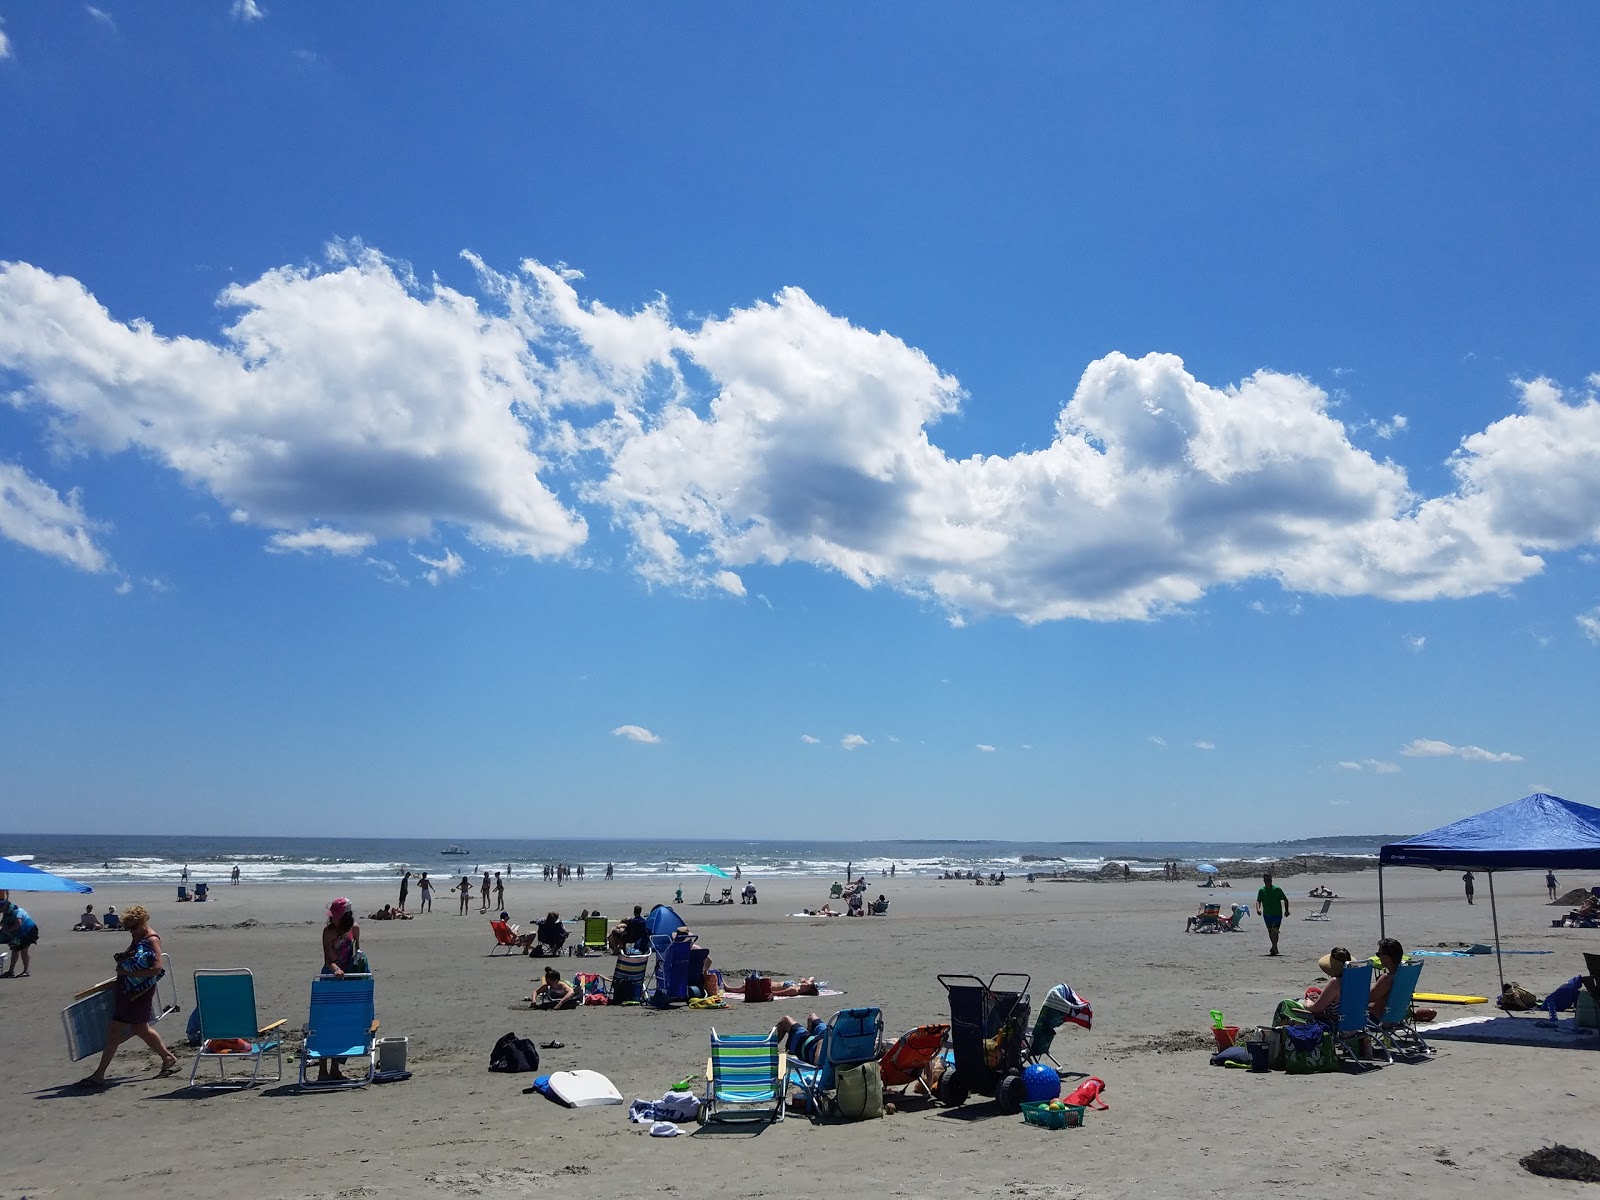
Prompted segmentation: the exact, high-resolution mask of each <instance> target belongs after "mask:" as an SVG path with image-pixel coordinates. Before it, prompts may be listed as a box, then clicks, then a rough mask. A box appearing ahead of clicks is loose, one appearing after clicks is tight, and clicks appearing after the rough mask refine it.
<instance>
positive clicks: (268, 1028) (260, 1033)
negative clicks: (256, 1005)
mask: <svg viewBox="0 0 1600 1200" xmlns="http://www.w3.org/2000/svg"><path fill="white" fill-rule="evenodd" d="M288 1023H289V1022H288V1020H287V1018H285V1019H284V1020H279V1021H274V1022H273V1023H272V1024H271V1025H263V1026H262V1027H261V1028H260V1029H258V1030H256V1036H257V1037H266V1036H267V1034H269V1033H271V1032H272V1031H273V1030H274V1029H279V1028H282V1027H283V1026H285V1025H287V1024H288Z"/></svg>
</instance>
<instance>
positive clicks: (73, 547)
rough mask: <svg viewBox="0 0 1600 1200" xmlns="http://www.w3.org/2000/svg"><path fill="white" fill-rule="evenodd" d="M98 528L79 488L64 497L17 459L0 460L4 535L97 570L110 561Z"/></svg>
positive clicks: (0, 528) (0, 520)
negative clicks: (97, 538) (96, 534)
mask: <svg viewBox="0 0 1600 1200" xmlns="http://www.w3.org/2000/svg"><path fill="white" fill-rule="evenodd" d="M97 528H98V526H97V525H96V524H95V523H94V522H93V521H91V520H90V519H89V518H88V516H86V515H85V513H84V511H83V504H82V500H81V498H80V497H79V495H78V493H77V492H76V491H72V492H68V493H67V494H66V496H62V495H61V494H60V493H59V492H57V491H56V490H55V489H54V488H53V487H51V486H50V485H49V484H47V483H44V482H43V481H41V480H38V479H35V478H34V477H33V476H32V475H29V474H28V472H27V471H25V470H23V469H22V468H21V467H19V466H18V465H16V464H15V463H4V462H0V537H3V538H6V539H8V540H10V541H13V542H16V543H17V544H19V545H22V546H26V547H27V548H28V549H30V550H37V551H38V552H39V553H40V554H47V555H49V556H50V557H51V558H57V559H60V560H61V561H62V562H64V563H66V564H67V565H68V566H73V567H77V568H78V569H79V570H80V571H89V572H91V573H94V574H99V573H100V572H101V571H105V570H107V569H109V568H110V566H111V563H110V560H109V559H108V558H107V557H106V553H105V551H103V550H102V549H101V548H100V547H99V546H98V545H96V544H95V540H94V531H95V530H96V529H97Z"/></svg>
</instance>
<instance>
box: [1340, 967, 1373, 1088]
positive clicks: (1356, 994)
mask: <svg viewBox="0 0 1600 1200" xmlns="http://www.w3.org/2000/svg"><path fill="white" fill-rule="evenodd" d="M1371 999H1372V965H1371V964H1370V963H1363V964H1362V965H1361V966H1359V967H1358V966H1356V965H1355V964H1354V963H1346V964H1345V967H1344V970H1343V972H1341V973H1340V975H1339V1016H1338V1019H1337V1021H1336V1022H1334V1024H1333V1026H1332V1029H1333V1045H1334V1049H1335V1050H1336V1051H1337V1050H1342V1051H1344V1054H1345V1057H1346V1058H1347V1059H1348V1060H1349V1061H1350V1062H1352V1063H1354V1064H1355V1066H1356V1069H1357V1070H1360V1071H1365V1070H1366V1069H1367V1064H1366V1063H1365V1062H1363V1061H1362V1059H1361V1051H1362V1048H1363V1043H1365V1042H1366V1040H1367V1002H1368V1001H1369V1000H1371Z"/></svg>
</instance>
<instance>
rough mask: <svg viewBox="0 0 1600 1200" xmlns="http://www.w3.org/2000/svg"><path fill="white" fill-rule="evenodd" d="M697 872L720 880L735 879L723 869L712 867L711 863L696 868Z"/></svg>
mask: <svg viewBox="0 0 1600 1200" xmlns="http://www.w3.org/2000/svg"><path fill="white" fill-rule="evenodd" d="M695 870H696V871H704V872H705V873H706V874H707V875H715V876H716V877H717V878H718V879H732V878H733V876H732V875H729V874H728V873H727V872H726V871H724V870H723V869H722V868H721V867H717V866H712V865H711V864H710V863H701V864H700V865H699V866H698V867H696V868H695Z"/></svg>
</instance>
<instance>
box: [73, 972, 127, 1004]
mask: <svg viewBox="0 0 1600 1200" xmlns="http://www.w3.org/2000/svg"><path fill="white" fill-rule="evenodd" d="M116 986H117V980H116V977H115V976H113V977H112V978H110V979H107V980H105V981H104V982H102V983H97V984H95V985H94V986H93V987H92V988H87V989H85V990H84V991H81V992H74V993H73V995H72V998H73V999H74V1000H84V999H87V998H88V997H90V996H92V995H94V994H95V993H96V992H103V991H105V990H106V989H107V988H110V987H116Z"/></svg>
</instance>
